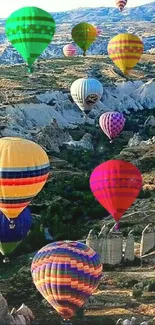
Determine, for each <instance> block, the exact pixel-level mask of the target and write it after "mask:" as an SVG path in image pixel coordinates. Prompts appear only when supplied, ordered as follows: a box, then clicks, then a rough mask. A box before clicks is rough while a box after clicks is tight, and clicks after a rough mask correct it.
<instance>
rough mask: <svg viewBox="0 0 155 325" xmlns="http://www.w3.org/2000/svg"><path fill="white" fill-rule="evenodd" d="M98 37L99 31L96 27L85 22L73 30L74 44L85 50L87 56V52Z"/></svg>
mask: <svg viewBox="0 0 155 325" xmlns="http://www.w3.org/2000/svg"><path fill="white" fill-rule="evenodd" d="M96 36H97V31H96V28H95V26H93V25H91V24H88V23H85V22H84V23H80V24H77V25H76V26H75V27H73V29H72V38H73V40H74V42H75V43H76V44H77V45H78V46H79V47H80V48H81V49H82V50H83V55H86V51H87V50H88V49H89V47H90V45H91V44H92V43H93V42H94V41H95V38H96Z"/></svg>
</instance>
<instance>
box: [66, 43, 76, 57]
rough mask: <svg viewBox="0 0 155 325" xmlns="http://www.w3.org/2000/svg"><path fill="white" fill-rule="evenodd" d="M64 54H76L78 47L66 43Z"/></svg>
mask: <svg viewBox="0 0 155 325" xmlns="http://www.w3.org/2000/svg"><path fill="white" fill-rule="evenodd" d="M63 54H64V56H74V55H75V54H76V47H75V46H74V45H73V44H66V45H65V46H64V47H63Z"/></svg>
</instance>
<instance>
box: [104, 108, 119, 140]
mask: <svg viewBox="0 0 155 325" xmlns="http://www.w3.org/2000/svg"><path fill="white" fill-rule="evenodd" d="M124 124H125V117H124V116H123V114H122V113H119V112H106V113H104V114H102V115H101V116H100V118H99V125H100V127H101V129H102V131H103V132H104V133H105V134H106V135H107V137H108V138H109V139H110V140H111V141H110V142H112V139H114V138H116V137H117V136H118V135H119V134H120V133H121V131H122V130H123V128H124Z"/></svg>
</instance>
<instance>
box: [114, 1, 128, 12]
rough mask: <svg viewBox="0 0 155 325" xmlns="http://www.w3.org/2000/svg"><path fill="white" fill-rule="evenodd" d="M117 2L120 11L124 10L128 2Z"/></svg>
mask: <svg viewBox="0 0 155 325" xmlns="http://www.w3.org/2000/svg"><path fill="white" fill-rule="evenodd" d="M115 2H116V6H117V7H118V8H119V10H120V11H122V10H123V9H124V7H125V6H126V4H127V0H115Z"/></svg>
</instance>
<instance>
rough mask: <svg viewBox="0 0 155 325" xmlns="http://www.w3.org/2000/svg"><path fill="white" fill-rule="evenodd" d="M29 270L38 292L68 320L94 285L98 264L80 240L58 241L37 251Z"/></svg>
mask: <svg viewBox="0 0 155 325" xmlns="http://www.w3.org/2000/svg"><path fill="white" fill-rule="evenodd" d="M31 273H32V277H33V281H34V284H35V286H36V288H37V289H38V290H39V292H40V293H41V294H42V296H43V297H44V298H45V299H46V300H47V301H48V302H49V303H50V304H51V305H52V307H53V308H54V309H56V310H57V312H58V313H59V314H61V316H62V317H63V318H64V319H66V320H69V319H70V318H71V317H72V316H74V314H75V313H76V310H77V309H78V308H79V307H82V306H83V305H84V303H85V302H86V301H87V299H88V298H89V296H90V295H91V294H92V293H93V292H94V290H95V289H96V288H97V286H98V284H99V281H100V278H101V275H102V265H101V263H100V259H99V256H98V254H97V253H96V252H95V251H94V250H93V249H92V248H90V247H88V246H86V245H85V244H83V243H80V242H75V241H60V242H56V243H52V244H48V245H46V246H45V247H43V248H42V249H40V250H39V251H38V253H37V254H36V255H35V256H34V258H33V261H32V265H31Z"/></svg>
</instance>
